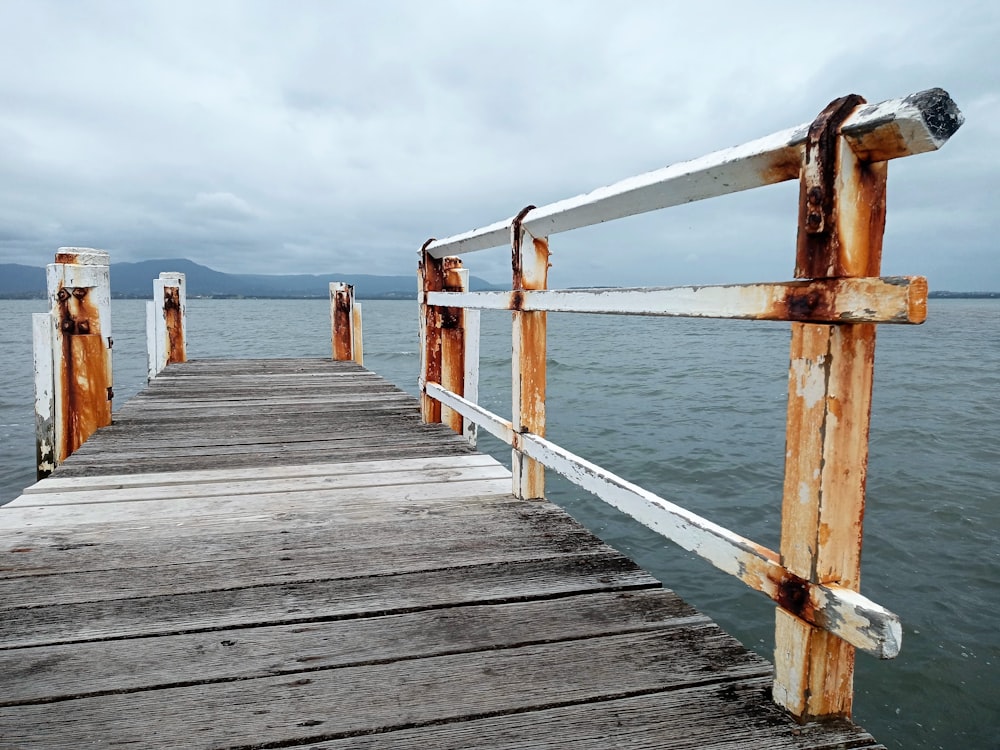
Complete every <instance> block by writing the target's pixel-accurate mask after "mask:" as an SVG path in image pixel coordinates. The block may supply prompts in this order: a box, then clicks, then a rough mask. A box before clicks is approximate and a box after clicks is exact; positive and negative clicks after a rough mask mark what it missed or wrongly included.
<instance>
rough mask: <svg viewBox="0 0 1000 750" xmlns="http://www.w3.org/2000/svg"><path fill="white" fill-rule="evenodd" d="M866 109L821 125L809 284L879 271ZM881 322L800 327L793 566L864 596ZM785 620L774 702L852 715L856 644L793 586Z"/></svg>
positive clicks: (790, 457)
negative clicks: (808, 609) (850, 126)
mask: <svg viewBox="0 0 1000 750" xmlns="http://www.w3.org/2000/svg"><path fill="white" fill-rule="evenodd" d="M863 102H864V100H863V99H861V98H860V97H853V96H852V97H844V98H843V99H838V100H837V101H835V102H833V103H831V104H830V106H828V107H827V108H826V109H825V110H824V111H823V113H822V114H821V115H820V116H819V117H818V118H817V120H816V121H815V122H814V123H813V125H812V127H811V128H810V131H809V139H808V142H807V145H806V149H805V156H804V163H803V166H802V170H801V176H800V198H799V234H798V244H797V253H796V269H795V276H796V277H797V278H845V277H846V278H850V277H862V276H878V273H879V266H880V263H881V252H882V235H883V231H884V226H885V184H886V163H885V162H874V163H872V162H866V161H861V160H859V159H858V158H857V157H856V156H855V154H854V152H853V151H852V150H851V148H850V146H849V145H848V144H847V142H846V140H845V139H844V138H843V137H842V136H841V134H840V132H839V126H840V123H841V122H843V120H844V119H845V118H846V117H847V116H848V115H850V113H851V112H853V111H854V110H855V109H856V108H857V107H858V106H859V105H860V104H862V103H863ZM874 356H875V326H874V324H871V323H857V324H840V325H817V324H808V323H792V343H791V362H790V369H789V381H788V420H787V432H786V453H785V481H784V493H783V503H782V521H781V561H782V564H783V565H785V566H786V567H787V568H788V570H789V572H790V573H792V574H793V575H795V576H799V577H800V578H802V579H804V580H807V581H811V582H815V583H824V584H826V583H835V584H837V585H840V586H844V587H847V588H850V589H854V590H857V589H858V587H859V578H860V556H861V532H862V520H863V517H864V506H865V479H866V473H867V462H868V428H869V420H870V414H871V392H872V373H873V365H874ZM786 587H787V592H786V593H787V596H785V597H784V600H783V601H781V602H780V603H781V604H782V606H781V607H779V608H778V610H777V614H776V623H775V681H774V691H773V694H774V699H775V701H776V702H777V703H778V704H779V705H781V706H783V707H785V708H786V709H788V710H789V711H790V712H791V713H792V714H794V715H795V716H797V717H799V718H801V719H803V720H806V719H813V718H819V717H831V716H849V715H850V713H851V704H852V700H853V677H854V647H852V646H850V645H849V644H847V643H846V642H844V641H842V640H840V639H839V638H837V637H836V636H834V635H832V634H830V633H828V632H826V631H823V630H821V629H819V628H816V627H814V626H812V625H809V624H808V623H807V622H805V620H803V619H800V618H798V617H796V616H795V611H796V608H797V607H801V606H802V605H804V604H806V602H805V601H803V597H801V596H796V591H797V590H798V589H799V588H801V586H800V585H799V586H797V585H796V583H795V582H794V581H789V582H787V585H786Z"/></svg>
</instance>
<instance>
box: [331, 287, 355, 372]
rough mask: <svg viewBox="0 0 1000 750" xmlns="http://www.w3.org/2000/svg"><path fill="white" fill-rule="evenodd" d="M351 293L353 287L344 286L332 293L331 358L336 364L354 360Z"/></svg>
mask: <svg viewBox="0 0 1000 750" xmlns="http://www.w3.org/2000/svg"><path fill="white" fill-rule="evenodd" d="M353 291H354V289H353V287H351V286H349V285H344V286H343V287H341V288H339V289H337V290H335V291H334V293H333V358H334V359H335V360H337V361H338V362H349V361H351V360H353V359H354V346H353V341H352V337H351V327H352V324H353V317H354V314H353V310H352V309H351V308H352V306H353Z"/></svg>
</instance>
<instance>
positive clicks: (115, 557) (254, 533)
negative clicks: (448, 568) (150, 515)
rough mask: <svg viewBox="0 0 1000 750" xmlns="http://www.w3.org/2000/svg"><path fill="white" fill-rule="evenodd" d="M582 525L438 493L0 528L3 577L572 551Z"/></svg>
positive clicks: (544, 506)
mask: <svg viewBox="0 0 1000 750" xmlns="http://www.w3.org/2000/svg"><path fill="white" fill-rule="evenodd" d="M581 533H583V532H582V530H581V529H580V527H579V526H578V525H577V524H576V523H575V522H574V521H572V520H571V519H570V518H569V517H568V516H567V515H566V514H565V513H564V512H563V511H561V510H559V509H558V508H555V507H554V506H552V505H550V504H549V503H533V504H531V505H530V506H525V504H524V503H521V502H518V501H514V500H513V499H511V498H506V497H502V496H493V497H481V498H477V497H474V496H473V497H468V496H462V497H457V498H455V497H452V498H439V499H435V500H431V501H427V500H424V501H422V502H420V503H419V504H418V505H413V504H407V505H395V506H393V505H389V506H386V505H375V506H372V505H371V504H370V503H365V502H361V503H346V504H338V505H337V508H336V510H335V511H331V509H329V508H327V507H323V506H319V507H316V508H311V509H309V510H300V511H296V512H286V511H283V510H281V509H276V510H272V511H270V512H265V513H254V514H242V515H239V516H218V515H207V516H206V515H204V514H202V515H199V516H198V517H195V518H187V517H185V518H184V519H183V523H178V519H177V518H176V517H175V518H166V519H160V520H158V521H148V520H143V521H138V522H136V523H133V524H123V523H116V522H115V521H110V522H106V523H88V524H80V525H78V526H74V527H68V528H63V527H61V526H59V525H52V526H48V525H43V526H38V527H30V528H19V529H16V530H14V531H8V532H6V533H4V534H3V535H2V537H0V540H2V541H0V544H2V547H0V577H7V578H12V577H17V576H27V575H45V576H49V575H51V574H52V573H58V572H70V573H80V572H83V571H96V570H115V569H122V568H129V567H155V566H164V565H171V564H173V565H184V564H190V563H194V562H199V563H202V562H208V561H213V560H232V559H245V558H247V557H248V556H251V555H259V556H267V555H273V556H276V557H282V556H287V555H289V554H290V553H295V554H298V553H300V552H303V551H310V550H316V549H324V550H327V551H329V553H330V555H331V556H333V557H340V556H341V555H342V554H343V553H342V550H364V554H365V555H367V556H370V555H371V554H372V547H374V546H377V545H382V546H390V547H391V545H392V542H393V541H395V545H396V548H397V550H398V551H400V552H402V551H404V550H406V549H411V550H412V549H414V548H415V547H416V546H419V545H421V544H441V543H442V542H448V543H452V544H455V543H458V542H460V541H462V540H465V541H468V540H470V539H475V538H476V537H477V536H478V537H483V536H486V535H490V534H493V535H495V536H499V537H505V538H509V539H518V538H524V539H530V538H532V537H537V536H538V535H539V534H542V535H544V536H545V537H546V539H547V541H548V542H549V543H550V544H551V545H552V547H553V548H554V549H555V548H556V547H557V545H558V548H559V549H561V550H563V551H569V549H570V548H569V547H567V545H568V544H570V543H571V541H572V540H576V542H577V543H579V544H581V545H582V546H581V548H582V549H583V548H589V547H590V546H591V540H589V539H587V538H580V537H579V534H581ZM493 544H494V545H495V543H493ZM396 553H397V552H395V551H394V552H393V554H396ZM352 554H358V553H357V552H352ZM338 564H339V563H334V565H338ZM265 567H266V566H265ZM323 569H324V570H325V569H326V568H325V567H324V568H323ZM15 585H16V584H15ZM115 593H118V592H117V591H116V592H115ZM12 601H16V599H12Z"/></svg>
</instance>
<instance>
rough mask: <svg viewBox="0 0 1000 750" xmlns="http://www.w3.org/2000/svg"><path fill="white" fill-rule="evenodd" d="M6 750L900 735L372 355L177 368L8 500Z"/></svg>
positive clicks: (856, 740) (2, 654)
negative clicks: (626, 548)
mask: <svg viewBox="0 0 1000 750" xmlns="http://www.w3.org/2000/svg"><path fill="white" fill-rule="evenodd" d="M0 539H2V545H0V556H2V561H0V586H2V587H3V596H2V599H0V606H2V608H3V611H2V616H0V631H2V637H0V684H2V691H0V748H4V749H5V750H13V749H14V748H25V749H27V748H74V750H76V749H77V748H90V747H119V746H133V747H142V748H279V747H281V748H286V747H309V748H312V749H313V750H319V749H320V748H323V749H324V750H342V749H345V748H353V749H358V748H414V747H422V748H467V747H482V748H549V749H552V748H574V749H575V750H588V749H590V748H594V749H596V748H612V747H613V748H636V749H638V748H733V749H735V748H740V749H741V750H742V749H745V748H768V749H769V750H775V749H782V748H799V749H804V748H813V749H816V750H819V749H820V748H834V747H850V748H877V747H881V745H878V744H877V743H876V742H875V741H874V740H873V739H872V738H871V737H870V736H869V735H868V734H866V733H865V732H863V731H862V730H860V729H858V728H857V727H855V726H854V725H852V724H851V723H849V722H847V721H833V722H829V723H825V724H806V725H799V724H797V723H795V721H794V720H792V719H791V718H789V717H788V716H787V715H786V714H785V713H784V712H783V711H782V710H781V709H779V708H778V707H776V706H775V705H774V704H773V702H772V701H771V699H770V696H769V692H768V691H769V690H770V685H771V673H772V668H771V666H770V665H769V664H768V663H767V662H765V661H764V660H762V659H761V658H759V657H757V656H756V655H754V654H752V653H750V652H748V651H747V650H746V649H744V648H743V647H742V646H741V645H740V644H739V643H738V642H736V641H735V640H734V639H732V638H731V637H729V636H728V635H727V634H725V633H724V632H722V631H721V630H720V629H719V628H718V626H716V625H715V624H714V623H713V622H712V621H711V620H709V619H708V618H707V617H705V616H704V615H702V614H700V613H698V612H697V611H695V610H694V609H692V608H691V607H690V606H688V605H687V604H685V603H684V602H683V601H681V600H680V599H679V598H678V597H677V596H676V595H675V594H674V593H672V592H671V591H669V590H666V589H664V588H662V587H661V585H660V583H659V582H658V581H656V580H655V579H653V578H652V577H651V576H650V575H648V574H647V573H645V572H644V571H642V570H640V569H639V568H638V567H637V566H636V565H635V564H634V563H633V562H632V561H630V560H629V559H627V558H625V557H623V556H622V555H621V554H619V553H618V552H616V551H615V550H613V549H611V548H610V547H608V546H606V545H605V544H603V543H602V542H601V541H600V540H598V539H597V538H595V537H594V536H593V535H592V534H590V533H589V532H588V531H586V530H585V529H583V528H582V527H581V526H579V525H578V524H577V523H576V522H575V521H573V520H572V519H571V518H569V517H568V516H567V515H566V514H565V513H564V512H563V511H562V510H560V509H559V508H557V507H556V506H554V505H552V504H550V503H547V502H538V501H524V500H517V499H515V498H514V497H513V495H512V494H511V477H510V473H509V471H508V470H507V469H506V468H504V467H503V466H502V465H501V464H499V463H497V462H496V461H495V460H493V459H492V458H490V457H488V456H484V455H481V454H479V453H476V452H475V451H473V450H472V449H471V448H470V447H469V446H468V444H467V443H466V442H465V441H464V440H463V438H461V437H459V436H457V435H455V434H454V433H452V432H451V431H450V430H448V429H447V428H446V427H443V426H441V425H433V424H432V425H427V424H422V423H421V419H420V411H419V405H418V402H417V401H416V399H414V398H413V397H411V396H409V395H407V394H405V393H403V392H402V391H400V390H398V389H397V388H395V387H394V386H392V385H391V384H389V383H387V382H386V381H385V380H383V379H381V378H380V377H378V376H377V375H375V374H373V373H371V372H368V371H366V370H364V369H363V368H361V367H359V366H357V365H355V364H353V363H350V362H333V361H328V360H316V359H296V360H228V361H222V360H203V361H192V362H188V363H186V364H179V365H171V366H169V367H168V368H167V369H166V370H165V371H164V372H163V373H161V375H160V376H159V377H157V378H156V379H155V380H153V382H152V383H151V384H150V386H149V387H148V388H147V389H146V390H145V391H143V392H142V393H141V394H140V395H139V396H137V397H136V398H134V399H132V400H131V401H130V402H129V403H128V404H126V405H125V406H124V407H123V408H122V409H121V410H120V411H118V412H117V413H116V416H115V423H114V424H113V425H112V426H110V427H107V428H104V429H102V430H100V431H98V432H97V433H96V434H95V435H94V436H93V437H92V438H91V439H90V440H89V441H88V442H87V443H86V444H84V445H83V447H82V448H80V449H79V450H78V451H77V452H76V453H75V454H74V455H72V456H71V457H70V458H69V459H68V460H67V461H66V462H65V463H64V464H62V465H61V466H60V467H59V468H58V470H57V471H56V472H55V474H54V475H53V476H52V477H51V478H49V479H45V480H43V481H41V482H40V483H38V484H36V485H34V486H32V487H30V488H28V489H27V490H26V491H25V494H24V495H22V496H21V497H20V498H19V499H17V500H15V501H14V502H13V503H11V504H10V505H8V506H6V507H4V508H3V509H0Z"/></svg>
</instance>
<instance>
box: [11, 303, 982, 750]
mask: <svg viewBox="0 0 1000 750" xmlns="http://www.w3.org/2000/svg"><path fill="white" fill-rule="evenodd" d="M362 307H363V311H364V343H365V365H366V366H367V367H368V368H369V369H372V370H374V371H375V372H377V373H379V374H380V375H382V376H384V377H385V378H387V379H388V380H390V381H392V382H394V383H395V384H396V385H398V386H399V387H401V388H403V389H404V390H407V391H409V392H410V393H415V392H416V378H417V367H418V353H417V322H416V321H417V317H416V303H415V302H403V301H391V302H382V301H364V302H362ZM44 309H45V302H44V301H41V300H35V301H0V352H2V354H0V503H2V502H7V501H9V500H11V499H13V498H14V497H16V496H17V495H18V494H20V491H21V489H22V488H23V487H24V486H26V485H27V484H30V483H31V482H32V481H33V480H34V467H33V461H34V445H33V429H34V427H33V416H32V398H33V396H32V362H31V341H30V339H31V315H30V313H32V312H41V311H44ZM112 320H113V326H114V330H113V337H114V340H115V345H114V370H115V393H116V397H115V403H116V406H121V404H123V403H124V402H125V401H126V400H127V399H128V398H129V397H130V396H132V395H134V394H135V393H136V392H138V390H140V389H141V388H142V387H143V386H144V385H145V376H146V360H145V313H144V302H143V301H141V300H116V301H114V302H113V303H112ZM998 324H1000V301H998V300H931V303H930V315H929V318H928V322H927V323H925V324H924V325H922V326H916V327H913V326H891V325H882V326H880V327H879V329H878V345H877V354H876V376H875V391H874V398H873V409H872V429H871V457H870V462H869V479H868V496H867V512H866V517H865V538H864V553H863V559H862V572H863V576H862V591H863V593H865V594H866V595H867V596H868V597H870V598H871V599H873V600H874V601H876V602H878V603H879V604H882V605H883V606H885V607H887V608H889V609H890V610H892V611H894V612H896V613H897V614H899V615H900V617H901V619H902V621H903V628H904V637H903V648H902V653H901V654H900V656H899V657H898V658H896V659H895V660H892V661H886V662H880V661H878V660H876V659H873V658H871V657H868V656H867V655H864V654H859V655H858V662H857V676H856V682H855V691H856V696H855V719H856V720H857V721H858V722H859V723H860V724H862V725H863V726H865V727H866V728H867V729H868V730H869V731H871V732H872V733H873V734H874V735H875V737H877V738H878V739H879V740H880V741H881V742H883V743H884V744H885V745H886V746H887V747H889V748H911V749H914V748H989V749H992V750H996V749H997V748H1000V625H998V623H997V616H998V613H1000V491H998V486H1000V482H998V480H1000V325H998ZM788 345H789V332H788V325H787V324H780V323H762V322H744V321H706V320H688V319H665V318H635V317H621V316H593V315H557V314H550V315H549V349H548V399H547V419H548V423H547V429H548V437H549V438H550V439H551V440H553V441H555V442H556V443H558V444H560V445H562V446H564V447H566V448H567V449H569V450H571V451H573V452H575V453H577V454H579V455H582V456H584V457H585V458H587V459H588V460H591V461H593V462H595V463H597V464H599V465H601V466H604V467H606V468H608V469H610V470H612V471H614V472H615V473H617V474H619V475H621V476H623V477H625V478H626V479H629V480H630V481H633V482H635V483H637V484H639V485H641V486H643V487H645V488H647V489H650V490H652V491H654V492H656V493H657V494H660V495H662V496H664V497H666V498H668V499H670V500H673V501H675V502H678V503H680V504H681V505H683V506H685V507H687V508H690V509H691V510H693V511H695V512H697V513H699V514H701V515H703V516H706V517H707V518H709V519H711V520H713V521H716V522H718V523H721V524H723V525H724V526H727V527H729V528H731V529H733V530H734V531H737V532H738V533H740V534H742V535H744V536H747V537H749V538H751V539H754V540H755V541H758V542H760V543H763V544H766V545H768V546H770V547H772V548H777V546H778V539H779V533H780V508H781V489H782V471H783V466H782V463H783V457H784V447H785V446H784V424H785V406H786V393H787V368H788ZM510 351H511V339H510V316H509V314H507V313H484V314H483V334H482V357H481V376H480V380H481V383H480V402H481V403H482V404H483V405H484V406H486V407H487V408H489V409H490V410H492V411H495V412H497V413H499V414H501V415H504V416H508V417H509V415H510V410H511V406H510V368H511V364H510ZM188 353H189V356H190V357H192V358H197V357H297V356H317V357H325V356H329V354H330V322H329V307H328V304H327V303H326V302H325V301H324V300H199V299H193V300H189V301H188ZM480 445H481V447H482V449H483V450H486V451H488V452H490V453H492V454H493V455H495V456H496V457H497V458H498V459H500V460H502V461H504V462H505V463H507V464H508V465H509V463H510V461H509V458H510V455H509V454H510V451H509V449H508V448H507V447H506V446H504V445H502V444H500V443H498V442H497V441H495V440H492V439H491V438H489V436H486V437H483V438H481V442H480ZM546 481H547V494H548V496H549V498H550V499H551V500H553V501H554V502H556V503H558V504H560V505H562V506H563V507H565V508H566V509H567V510H569V511H570V512H571V513H572V514H573V515H574V516H576V517H577V518H578V519H579V520H580V521H581V522H583V523H584V524H585V525H587V526H588V527H589V528H590V529H591V530H593V531H594V532H595V533H596V534H598V535H599V536H601V537H602V538H603V539H605V540H606V541H607V542H609V543H610V544H612V545H613V546H615V547H617V548H618V549H620V550H621V551H622V552H624V553H626V554H628V555H629V556H631V557H632V558H633V559H635V560H636V561H637V562H638V563H639V564H640V565H642V566H643V567H645V568H646V569H647V570H649V571H650V572H651V573H653V575H655V576H657V577H658V578H659V579H660V580H662V581H663V582H664V584H665V585H666V586H668V587H670V588H673V589H674V590H676V591H677V592H678V593H680V594H681V595H682V596H683V597H684V598H685V599H687V600H688V601H689V602H691V603H692V604H693V605H695V606H696V607H698V608H699V609H701V610H702V611H703V612H705V613H706V614H708V615H710V616H711V617H713V618H714V619H716V620H717V621H718V622H719V623H720V624H721V625H722V626H723V627H724V628H725V629H726V630H728V631H729V632H730V633H732V634H733V635H735V636H736V637H737V638H739V639H740V640H741V641H743V643H745V644H746V645H747V646H748V647H750V648H752V649H754V650H756V651H758V652H759V653H761V654H762V655H764V656H765V657H767V658H769V659H770V658H771V654H772V651H773V628H774V614H773V610H774V607H773V605H772V604H771V603H770V602H769V601H768V600H767V599H765V598H764V597H763V596H762V595H760V594H757V593H755V592H753V591H750V590H749V589H747V588H746V587H745V586H744V585H743V584H742V583H740V582H739V581H737V580H735V579H731V578H729V577H728V576H726V575H725V574H723V573H720V572H718V571H716V570H715V569H714V568H712V567H711V566H709V565H708V564H707V563H704V562H703V561H701V560H699V559H697V558H695V557H694V556H692V555H690V554H688V553H686V552H684V551H683V550H680V549H678V548H676V547H674V546H673V545H671V544H669V543H667V542H665V541H664V540H663V539H662V538H660V537H659V536H657V535H656V534H655V533H653V532H651V531H649V530H647V529H645V528H644V527H641V526H639V525H638V524H636V523H634V522H632V521H631V520H630V519H628V518H627V517H625V516H623V515H622V514H620V513H618V512H617V511H615V510H613V509H612V508H610V507H609V506H607V505H605V504H604V503H602V502H600V501H599V500H597V499H595V498H593V497H592V496H590V495H588V494H587V493H585V492H583V491H581V490H579V489H577V488H576V487H575V486H573V485H571V484H570V483H569V482H567V481H565V480H562V479H561V478H560V477H558V476H556V475H554V474H552V473H551V472H550V473H549V474H548V476H547V480H546Z"/></svg>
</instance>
